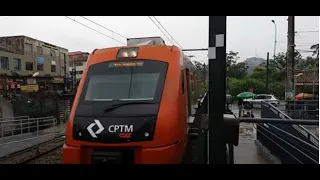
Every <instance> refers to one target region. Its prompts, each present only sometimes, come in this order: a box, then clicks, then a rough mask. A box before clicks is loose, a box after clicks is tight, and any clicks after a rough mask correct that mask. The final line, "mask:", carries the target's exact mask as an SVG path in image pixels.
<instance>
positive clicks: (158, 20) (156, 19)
mask: <svg viewBox="0 0 320 180" xmlns="http://www.w3.org/2000/svg"><path fill="white" fill-rule="evenodd" d="M153 18H154V19H155V20H156V21H157V22H158V23H159V25H160V26H161V27H162V28H163V29H164V30H165V31H166V32H167V33H168V35H169V36H170V37H171V39H172V40H173V41H174V42H176V43H177V45H178V46H179V47H180V48H181V49H183V48H182V46H181V45H180V44H179V43H178V42H177V41H176V40H175V39H174V38H173V37H172V36H171V34H170V33H169V32H168V31H167V30H166V28H165V27H163V25H162V24H161V23H160V21H159V20H158V19H157V18H156V17H155V16H153Z"/></svg>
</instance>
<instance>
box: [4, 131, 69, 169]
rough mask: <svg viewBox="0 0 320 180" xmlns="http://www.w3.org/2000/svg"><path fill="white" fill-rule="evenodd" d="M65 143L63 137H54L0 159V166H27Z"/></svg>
mask: <svg viewBox="0 0 320 180" xmlns="http://www.w3.org/2000/svg"><path fill="white" fill-rule="evenodd" d="M64 142H65V136H59V137H55V138H54V139H51V140H49V141H45V142H43V143H40V144H38V145H36V146H32V147H30V148H27V149H24V150H21V151H17V152H14V153H12V154H9V155H7V156H5V157H3V158H0V164H28V163H29V162H31V161H34V160H35V159H38V158H41V157H42V156H44V155H46V154H48V153H50V152H52V151H54V150H56V149H58V148H60V147H62V146H63V144H64Z"/></svg>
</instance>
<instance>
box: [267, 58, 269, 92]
mask: <svg viewBox="0 0 320 180" xmlns="http://www.w3.org/2000/svg"><path fill="white" fill-rule="evenodd" d="M266 92H267V94H268V93H269V52H268V53H267V82H266Z"/></svg>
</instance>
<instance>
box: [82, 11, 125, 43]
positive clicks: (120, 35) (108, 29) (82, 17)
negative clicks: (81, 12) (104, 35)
mask: <svg viewBox="0 0 320 180" xmlns="http://www.w3.org/2000/svg"><path fill="white" fill-rule="evenodd" d="M80 17H82V18H83V19H86V20H87V21H90V22H92V23H93V24H96V25H98V26H100V27H102V28H104V29H106V30H108V31H110V32H112V33H114V34H117V35H119V36H121V37H123V38H126V39H127V37H125V36H123V35H121V34H119V33H117V32H114V31H112V30H111V29H109V28H107V27H105V26H103V25H101V24H99V23H97V22H95V21H93V20H91V19H88V18H86V17H84V16H80Z"/></svg>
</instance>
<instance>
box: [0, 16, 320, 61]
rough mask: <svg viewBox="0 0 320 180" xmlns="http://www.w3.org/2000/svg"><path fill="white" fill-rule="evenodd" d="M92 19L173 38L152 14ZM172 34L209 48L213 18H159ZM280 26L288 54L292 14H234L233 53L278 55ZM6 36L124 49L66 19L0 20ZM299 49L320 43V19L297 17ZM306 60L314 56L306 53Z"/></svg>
mask: <svg viewBox="0 0 320 180" xmlns="http://www.w3.org/2000/svg"><path fill="white" fill-rule="evenodd" d="M70 17H71V18H72V19H76V20H77V21H79V22H81V23H83V24H86V25H88V26H90V27H92V28H94V29H96V30H98V31H100V32H103V33H104V34H106V35H109V36H111V37H113V38H115V39H117V40H119V41H122V42H125V41H126V39H125V38H123V37H121V36H118V35H116V34H113V33H112V32H110V31H108V30H106V29H103V28H101V27H99V26H97V25H95V24H93V23H91V22H89V21H87V20H85V19H83V18H81V17H80V16H70ZM86 17H87V18H89V19H91V20H93V21H95V22H97V23H99V24H101V25H103V26H105V27H107V28H109V29H111V30H113V31H115V32H117V33H119V34H121V35H123V36H125V37H144V36H161V37H162V38H164V40H165V41H166V43H167V44H171V42H170V41H169V40H167V38H166V37H165V36H164V35H163V34H162V33H161V32H160V30H159V29H158V28H157V27H156V26H155V25H154V24H153V23H152V21H151V20H150V19H149V18H148V17H147V16H86ZM156 18H157V19H158V20H159V21H160V22H161V24H162V25H163V26H164V27H165V28H166V30H167V31H168V32H169V33H170V34H171V35H172V36H173V38H174V39H175V40H176V41H177V42H178V43H179V44H180V45H181V46H182V47H183V48H207V47H208V20H209V18H208V16H157V17H156ZM272 19H273V20H275V21H276V24H277V41H278V43H277V49H276V52H279V51H286V49H287V48H286V42H287V16H228V19H227V50H228V51H229V50H233V51H237V52H239V56H240V60H244V59H246V58H248V57H254V56H258V57H262V58H266V54H267V52H270V56H273V47H274V25H273V23H272V22H271V20H272ZM0 22H1V28H0V36H12V35H26V36H30V37H33V38H35V39H39V40H42V41H46V42H48V43H51V44H55V45H57V46H61V47H64V48H67V49H69V51H70V52H71V51H86V52H89V53H91V52H92V50H93V49H95V48H105V47H111V46H119V45H121V44H120V43H118V42H116V41H114V40H112V39H109V38H107V37H105V36H103V35H101V34H99V33H97V32H95V31H93V30H90V29H88V28H86V27H84V26H82V25H80V24H78V23H76V22H74V21H71V20H70V19H68V18H66V17H65V16H0ZM295 30H296V31H298V33H297V34H296V39H295V41H296V45H297V47H296V48H297V49H302V50H309V48H310V46H311V45H312V44H316V43H319V32H299V31H319V16H303V17H301V16H297V17H296V21H295ZM189 54H194V55H196V57H197V59H198V60H199V61H202V62H207V52H206V51H205V52H190V53H189ZM303 55H304V56H306V55H311V53H303Z"/></svg>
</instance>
